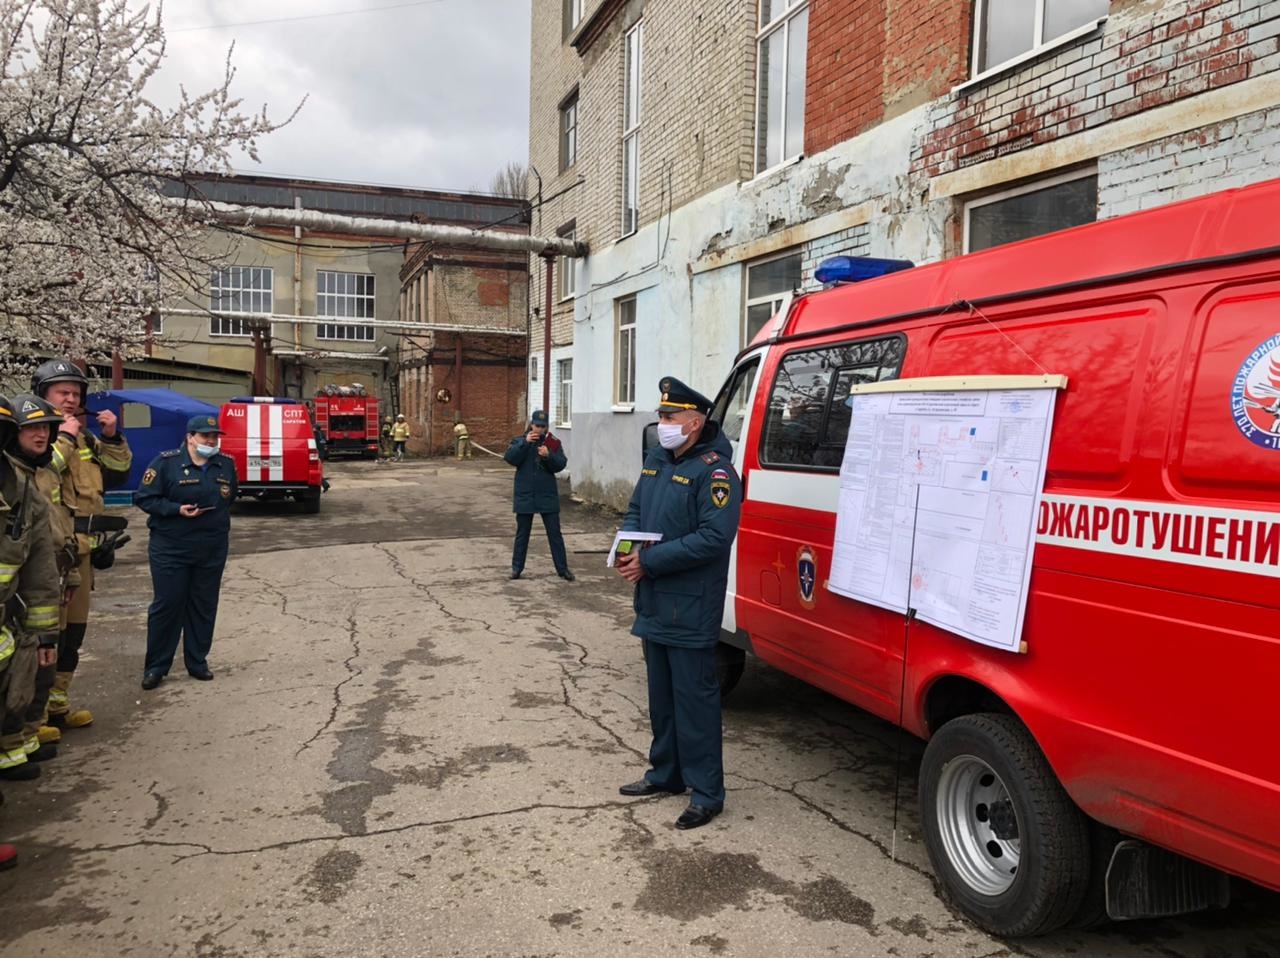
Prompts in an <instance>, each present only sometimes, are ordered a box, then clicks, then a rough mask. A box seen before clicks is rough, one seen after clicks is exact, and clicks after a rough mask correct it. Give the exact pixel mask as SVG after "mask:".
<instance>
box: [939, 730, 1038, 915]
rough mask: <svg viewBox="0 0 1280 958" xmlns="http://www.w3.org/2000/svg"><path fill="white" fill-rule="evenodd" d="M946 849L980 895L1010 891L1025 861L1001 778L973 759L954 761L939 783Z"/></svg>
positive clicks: (1016, 821) (950, 857) (1014, 811)
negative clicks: (1020, 864)
mask: <svg viewBox="0 0 1280 958" xmlns="http://www.w3.org/2000/svg"><path fill="white" fill-rule="evenodd" d="M937 803H938V807H937V812H938V828H939V831H940V833H941V838H942V847H943V848H944V849H945V850H946V853H947V858H948V859H949V860H950V862H951V866H952V867H953V868H954V869H955V870H956V872H957V873H958V874H959V876H960V879H961V880H962V881H963V882H964V883H965V884H966V885H968V886H969V887H970V888H971V889H973V890H974V891H975V892H977V893H978V894H980V895H987V896H991V897H995V896H996V895H1001V894H1003V893H1004V892H1006V891H1008V890H1009V889H1010V888H1011V887H1012V886H1013V882H1014V880H1015V879H1016V878H1017V876H1018V864H1019V862H1020V861H1021V859H1022V846H1021V841H1020V839H1019V837H1018V836H1019V835H1020V834H1021V830H1020V827H1019V826H1020V824H1021V823H1020V822H1018V820H1017V811H1016V809H1014V807H1013V802H1012V801H1011V800H1010V798H1009V790H1008V789H1007V788H1005V785H1004V782H1002V781H1001V780H1000V776H999V775H997V774H996V773H995V771H994V770H993V769H992V768H991V766H990V765H988V764H987V763H986V762H984V761H983V760H982V759H980V758H978V757H977V756H974V755H960V756H957V757H956V758H953V759H952V760H951V761H949V762H947V764H946V765H945V766H944V767H943V769H942V775H941V777H940V778H939V780H938V797H937Z"/></svg>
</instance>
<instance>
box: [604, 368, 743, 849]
mask: <svg viewBox="0 0 1280 958" xmlns="http://www.w3.org/2000/svg"><path fill="white" fill-rule="evenodd" d="M659 388H660V389H661V391H662V402H661V404H660V405H659V406H658V417H659V420H660V422H659V423H658V441H659V442H660V443H661V448H658V449H654V450H653V451H652V452H650V453H649V455H648V456H647V457H646V458H645V462H644V468H643V469H642V470H641V472H640V479H639V481H638V482H637V483H636V488H635V491H634V492H633V493H632V495H631V505H630V506H629V507H628V509H627V516H626V519H625V520H624V522H623V529H625V530H629V531H641V532H660V533H661V534H662V541H661V542H658V543H656V544H654V545H651V546H648V547H647V548H644V549H642V550H640V551H637V552H633V553H632V554H630V555H628V556H624V557H622V558H621V559H619V560H618V562H617V569H618V571H619V573H621V575H622V576H623V577H624V578H625V579H627V581H629V582H632V583H634V584H635V587H636V591H635V610H636V622H635V625H634V626H633V627H632V629H631V632H632V634H633V635H638V636H639V637H640V638H641V639H643V640H644V641H645V652H646V660H647V663H648V670H649V721H650V724H651V725H652V727H653V745H652V746H651V747H650V749H649V764H650V765H651V766H652V767H651V768H650V769H649V771H648V772H646V773H645V776H644V778H643V779H641V780H640V781H638V782H632V783H631V784H630V785H623V786H622V788H620V789H619V791H620V792H621V793H622V794H623V795H654V794H657V793H662V792H669V793H674V794H681V793H683V792H684V790H685V788H690V789H692V790H693V794H692V796H691V798H690V803H689V807H688V808H686V809H685V810H684V812H683V813H682V814H681V815H680V817H679V818H678V819H676V828H698V827H699V826H701V825H705V824H707V822H709V821H711V819H713V818H714V817H715V816H716V815H718V814H720V811H721V810H722V809H723V808H724V764H723V761H722V758H721V730H720V684H719V682H718V681H717V679H716V663H715V647H716V643H717V642H718V641H719V639H720V621H721V617H722V615H723V613H724V598H725V589H726V587H727V586H728V580H729V551H730V549H731V548H732V547H733V538H734V536H736V535H737V534H738V515H739V512H740V510H741V504H742V486H741V484H740V483H739V481H738V474H737V472H736V471H735V470H734V468H733V463H732V458H733V449H732V447H731V446H730V445H729V440H728V439H727V438H726V437H725V436H724V435H723V434H722V433H721V432H720V428H719V426H718V425H717V424H716V423H714V422H712V421H711V419H710V418H709V416H710V413H711V406H712V404H711V401H710V400H709V399H707V397H706V396H703V395H702V394H701V393H698V392H695V391H694V390H692V389H690V388H689V387H688V386H686V385H685V384H684V383H682V382H680V380H678V379H675V378H672V377H670V376H668V377H664V378H663V379H662V381H661V382H660V383H659Z"/></svg>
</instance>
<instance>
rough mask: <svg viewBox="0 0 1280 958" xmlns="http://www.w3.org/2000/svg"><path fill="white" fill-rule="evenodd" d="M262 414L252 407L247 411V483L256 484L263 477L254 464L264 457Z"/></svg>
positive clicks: (245, 445) (245, 422)
mask: <svg viewBox="0 0 1280 958" xmlns="http://www.w3.org/2000/svg"><path fill="white" fill-rule="evenodd" d="M261 416H262V414H261V413H260V412H259V411H258V407H257V406H254V405H250V406H249V407H248V408H247V409H245V417H244V426H245V437H244V478H245V481H246V482H256V481H257V480H259V479H261V478H262V476H261V475H260V474H259V473H258V472H257V471H255V470H254V468H253V466H252V463H253V462H254V460H256V459H258V458H259V457H260V456H261V455H262V438H261V437H262V418H261Z"/></svg>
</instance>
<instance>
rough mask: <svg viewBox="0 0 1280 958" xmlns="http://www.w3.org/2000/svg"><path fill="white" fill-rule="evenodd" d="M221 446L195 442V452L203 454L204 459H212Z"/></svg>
mask: <svg viewBox="0 0 1280 958" xmlns="http://www.w3.org/2000/svg"><path fill="white" fill-rule="evenodd" d="M221 448H222V447H221V446H206V445H205V444H204V443H202V442H198V443H196V452H198V453H199V454H200V455H202V456H204V457H205V458H206V459H212V458H213V457H214V456H216V455H217V454H218V450H219V449H221Z"/></svg>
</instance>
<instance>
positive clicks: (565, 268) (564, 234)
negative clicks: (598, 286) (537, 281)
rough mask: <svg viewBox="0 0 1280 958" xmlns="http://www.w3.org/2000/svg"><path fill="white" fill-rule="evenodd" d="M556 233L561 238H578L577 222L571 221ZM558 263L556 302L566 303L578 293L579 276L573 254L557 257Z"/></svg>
mask: <svg viewBox="0 0 1280 958" xmlns="http://www.w3.org/2000/svg"><path fill="white" fill-rule="evenodd" d="M556 235H557V236H559V237H560V238H561V239H567V240H576V239H577V238H578V230H577V222H576V221H571V222H569V223H567V224H566V225H564V226H562V227H560V229H558V230H557V231H556ZM557 263H558V266H557V270H558V272H557V275H556V302H558V303H564V302H568V301H569V300H572V299H573V298H574V297H576V296H577V295H578V277H577V274H576V273H575V272H574V268H573V264H574V259H573V257H572V256H560V257H558V258H557Z"/></svg>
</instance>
